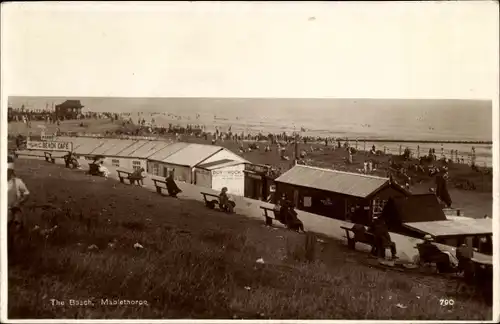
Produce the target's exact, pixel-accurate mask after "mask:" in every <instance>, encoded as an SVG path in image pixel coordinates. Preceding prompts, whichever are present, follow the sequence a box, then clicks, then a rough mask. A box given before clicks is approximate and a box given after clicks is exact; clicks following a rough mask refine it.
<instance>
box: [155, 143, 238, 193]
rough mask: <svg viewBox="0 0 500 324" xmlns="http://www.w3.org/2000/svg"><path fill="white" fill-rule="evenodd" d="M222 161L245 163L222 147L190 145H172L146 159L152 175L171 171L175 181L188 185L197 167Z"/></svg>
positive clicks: (161, 174) (192, 179) (193, 177)
mask: <svg viewBox="0 0 500 324" xmlns="http://www.w3.org/2000/svg"><path fill="white" fill-rule="evenodd" d="M173 145H175V146H173ZM224 159H227V160H233V161H240V162H247V161H246V160H245V159H243V158H242V157H240V156H238V155H236V154H234V153H233V152H231V151H229V150H227V149H225V148H223V147H220V146H215V145H203V144H190V143H175V144H172V147H167V148H165V150H164V151H159V152H158V153H157V154H154V155H151V156H150V157H149V158H148V160H149V161H150V162H149V163H150V167H151V169H152V170H153V174H154V175H159V176H166V175H167V174H168V170H172V171H174V179H175V180H178V181H184V182H188V183H194V180H195V177H196V175H195V167H196V166H197V165H199V164H201V163H210V162H215V161H221V160H224ZM200 170H201V169H200ZM200 172H203V171H200ZM155 173H157V174H155Z"/></svg>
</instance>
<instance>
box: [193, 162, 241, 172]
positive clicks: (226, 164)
mask: <svg viewBox="0 0 500 324" xmlns="http://www.w3.org/2000/svg"><path fill="white" fill-rule="evenodd" d="M244 163H245V162H241V161H234V160H230V159H222V160H218V161H213V162H208V163H203V164H200V165H198V166H197V168H200V169H205V170H215V169H220V168H225V167H229V166H235V165H239V164H244Z"/></svg>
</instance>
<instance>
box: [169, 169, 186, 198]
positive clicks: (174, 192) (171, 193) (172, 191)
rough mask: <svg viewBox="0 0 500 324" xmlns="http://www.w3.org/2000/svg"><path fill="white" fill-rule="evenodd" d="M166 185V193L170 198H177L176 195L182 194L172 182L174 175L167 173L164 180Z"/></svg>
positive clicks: (173, 181)
mask: <svg viewBox="0 0 500 324" xmlns="http://www.w3.org/2000/svg"><path fill="white" fill-rule="evenodd" d="M165 182H166V184H167V191H168V195H169V196H170V197H174V198H177V195H178V194H179V193H181V192H182V190H181V189H180V188H179V187H178V186H177V183H175V180H174V173H173V172H169V173H168V177H166V178H165Z"/></svg>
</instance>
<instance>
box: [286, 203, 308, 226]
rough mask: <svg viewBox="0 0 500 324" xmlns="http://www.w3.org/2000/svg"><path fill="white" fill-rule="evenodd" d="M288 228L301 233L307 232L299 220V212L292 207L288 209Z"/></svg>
mask: <svg viewBox="0 0 500 324" xmlns="http://www.w3.org/2000/svg"><path fill="white" fill-rule="evenodd" d="M286 226H287V227H288V228H289V229H291V230H294V231H297V232H299V231H302V232H305V231H304V224H303V223H302V221H301V220H300V219H299V218H298V215H297V212H296V211H295V209H294V208H293V206H291V205H290V206H289V208H288V219H287V224H286Z"/></svg>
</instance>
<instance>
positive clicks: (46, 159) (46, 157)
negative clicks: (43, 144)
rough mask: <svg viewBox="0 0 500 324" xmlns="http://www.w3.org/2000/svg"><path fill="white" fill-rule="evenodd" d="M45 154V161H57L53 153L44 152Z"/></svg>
mask: <svg viewBox="0 0 500 324" xmlns="http://www.w3.org/2000/svg"><path fill="white" fill-rule="evenodd" d="M43 155H44V156H45V161H47V162H50V163H56V159H55V158H54V157H52V153H50V152H43Z"/></svg>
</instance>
